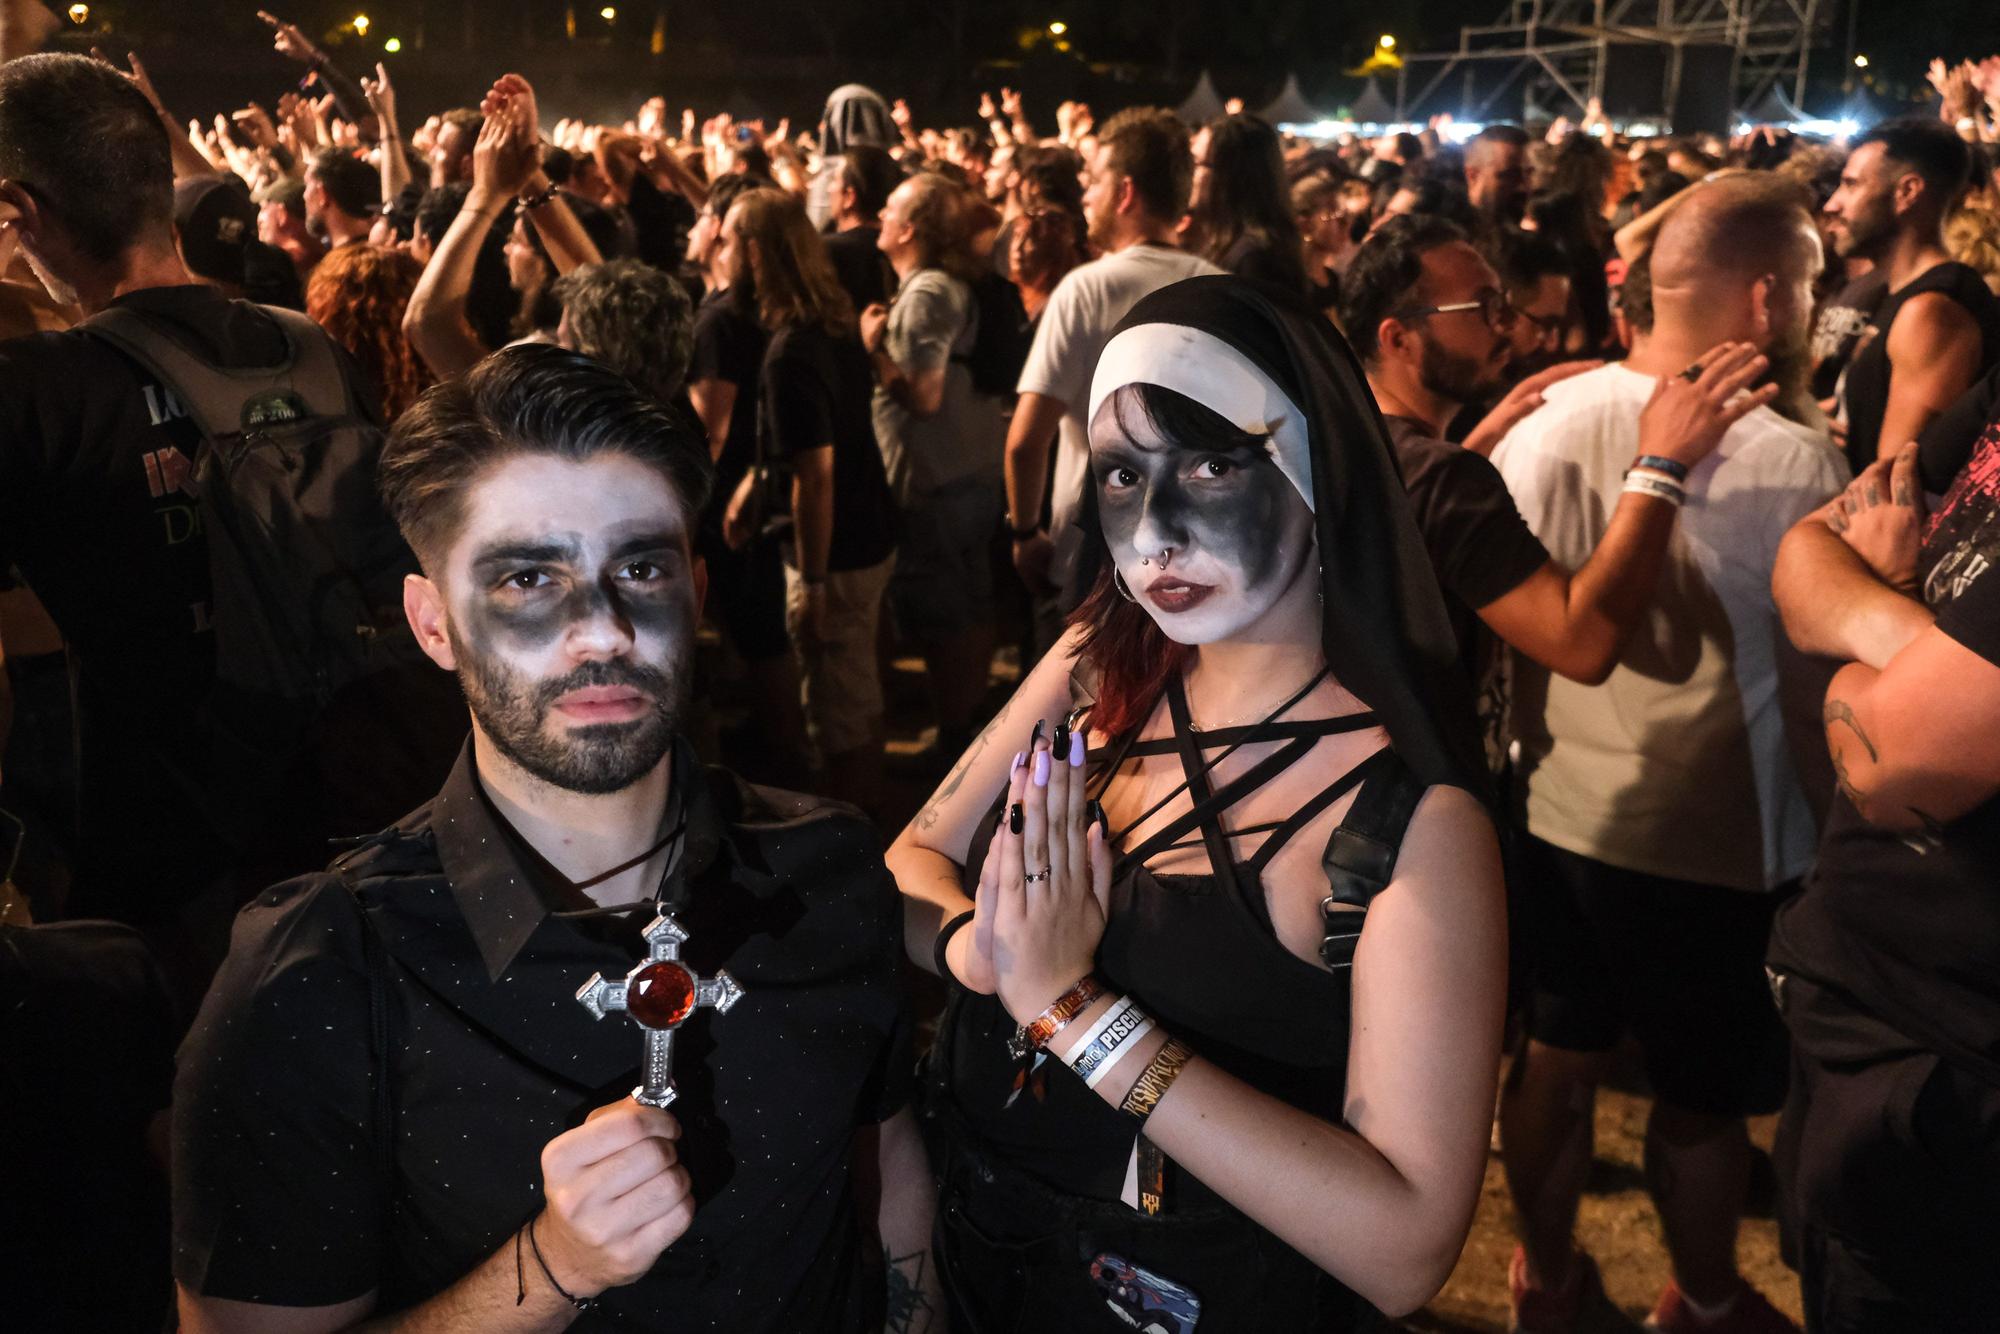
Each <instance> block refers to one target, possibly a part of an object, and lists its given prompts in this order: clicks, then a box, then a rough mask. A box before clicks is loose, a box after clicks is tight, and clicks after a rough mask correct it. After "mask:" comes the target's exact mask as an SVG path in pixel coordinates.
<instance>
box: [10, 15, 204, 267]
mask: <svg viewBox="0 0 2000 1334" xmlns="http://www.w3.org/2000/svg"><path fill="white" fill-rule="evenodd" d="M0 178H4V179H6V180H10V181H13V182H15V183H16V184H19V185H22V186H25V187H26V188H27V189H28V190H29V191H30V192H31V193H33V194H34V195H35V197H36V198H37V200H38V201H40V202H41V203H42V204H43V205H44V206H45V207H46V208H47V209H48V210H49V212H50V213H51V214H52V215H53V217H54V219H55V221H56V222H57V223H58V224H60V225H61V226H62V228H63V229H64V230H65V231H66V232H67V233H68V234H69V235H70V236H71V237H72V238H73V239H74V241H75V244H76V246H77V248H78V249H79V250H81V251H82V252H83V254H84V255H85V256H86V257H87V258H89V259H91V260H94V261H95V262H97V263H99V264H107V263H110V262H111V261H112V260H114V259H116V258H117V257H118V256H119V255H121V254H123V253H125V252H126V251H127V250H130V249H131V248H132V246H133V245H134V244H136V243H137V242H138V241H139V240H140V239H141V238H142V237H143V236H145V235H146V233H147V232H148V231H149V230H155V229H158V230H161V231H164V230H165V229H166V228H168V227H170V226H171V225H172V220H173V211H174V168H173V154H172V150H171V149H170V148H169V146H168V143H167V131H166V127H164V126H163V125H161V124H160V118H159V116H158V115H156V114H155V113H154V111H153V107H152V104H151V103H150V102H148V101H147V100H146V97H145V94H143V93H141V92H140V91H139V90H138V89H137V88H135V87H133V86H132V82H131V80H129V79H127V78H126V77H125V76H124V75H122V74H120V73H119V72H118V71H117V70H115V69H113V68H111V66H109V65H106V64H104V63H103V62H101V61H96V60H92V59H90V58H89V57H87V56H76V55H56V54H50V55H37V56H22V57H21V58H20V59H19V60H13V61H9V62H8V63H7V64H6V65H5V66H4V67H0Z"/></svg>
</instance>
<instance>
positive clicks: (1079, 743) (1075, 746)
mask: <svg viewBox="0 0 2000 1334" xmlns="http://www.w3.org/2000/svg"><path fill="white" fill-rule="evenodd" d="M1069 767H1070V768H1072V769H1081V768H1082V767H1083V731H1082V729H1081V728H1079V729H1078V730H1076V731H1074V732H1072V733H1070V738H1069Z"/></svg>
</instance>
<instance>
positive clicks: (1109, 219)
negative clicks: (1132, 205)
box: [1083, 213, 1117, 250]
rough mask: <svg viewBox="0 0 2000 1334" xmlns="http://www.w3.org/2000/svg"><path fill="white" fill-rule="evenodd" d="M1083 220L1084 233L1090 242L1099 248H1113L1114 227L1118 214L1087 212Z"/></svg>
mask: <svg viewBox="0 0 2000 1334" xmlns="http://www.w3.org/2000/svg"><path fill="white" fill-rule="evenodd" d="M1083 222H1084V233H1085V235H1086V237H1087V238H1088V240H1089V241H1090V243H1091V244H1092V245H1093V246H1096V247H1097V248H1098V249H1099V250H1109V249H1110V248H1111V240H1112V234H1113V228H1114V226H1115V224H1116V223H1117V215H1116V214H1111V213H1105V214H1102V215H1099V214H1096V213H1086V214H1084V218H1083Z"/></svg>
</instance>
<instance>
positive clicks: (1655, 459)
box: [1625, 454, 1688, 482]
mask: <svg viewBox="0 0 2000 1334" xmlns="http://www.w3.org/2000/svg"><path fill="white" fill-rule="evenodd" d="M1632 468H1650V469H1652V470H1653V471H1654V472H1658V473H1665V474H1666V475H1667V476H1669V477H1671V478H1673V479H1674V480H1675V481H1676V482H1686V481H1687V479H1688V466H1687V464H1685V463H1682V462H1681V461H1680V460H1679V459H1670V458H1667V457H1666V456H1665V455H1663V454H1641V455H1640V456H1639V457H1638V458H1636V459H1633V460H1632ZM1632 468H1627V469H1626V470H1625V471H1626V472H1628V473H1629V472H1631V471H1632Z"/></svg>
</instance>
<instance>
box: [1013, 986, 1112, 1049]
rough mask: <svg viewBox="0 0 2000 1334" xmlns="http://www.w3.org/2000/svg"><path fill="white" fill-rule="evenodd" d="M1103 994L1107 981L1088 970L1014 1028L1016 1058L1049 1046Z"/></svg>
mask: <svg viewBox="0 0 2000 1334" xmlns="http://www.w3.org/2000/svg"><path fill="white" fill-rule="evenodd" d="M1103 994H1104V984H1103V983H1102V982H1099V981H1098V980H1097V975H1096V974H1095V973H1085V974H1084V975H1083V976H1082V977H1080V978H1078V979H1077V981H1076V985H1074V986H1072V987H1071V988H1070V989H1069V990H1068V991H1065V992H1064V993H1063V994H1062V995H1060V996H1058V997H1056V998H1055V1001H1054V1002H1053V1003H1052V1004H1050V1006H1049V1008H1048V1009H1046V1010H1043V1011H1042V1012H1041V1013H1040V1014H1038V1015H1036V1016H1035V1017H1034V1018H1033V1019H1031V1020H1029V1021H1028V1022H1027V1023H1025V1024H1023V1025H1021V1026H1020V1027H1019V1028H1016V1029H1015V1030H1014V1036H1013V1037H1011V1038H1009V1039H1008V1041H1007V1050H1008V1052H1009V1053H1010V1054H1012V1056H1013V1057H1014V1059H1015V1060H1017V1061H1021V1060H1026V1059H1027V1057H1028V1055H1029V1053H1031V1052H1037V1051H1040V1050H1041V1049H1042V1048H1044V1047H1046V1046H1048V1045H1049V1042H1050V1040H1051V1039H1052V1038H1054V1037H1055V1035H1056V1034H1058V1033H1060V1032H1062V1031H1063V1030H1064V1029H1065V1028H1068V1027H1069V1026H1070V1021H1071V1020H1073V1019H1075V1018H1076V1017H1077V1016H1078V1015H1080V1014H1082V1013H1083V1012H1084V1011H1085V1010H1087V1009H1089V1008H1090V1007H1091V1004H1092V1003H1093V1002H1095V1001H1096V1000H1097V998H1098V997H1100V996H1102V995H1103Z"/></svg>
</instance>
